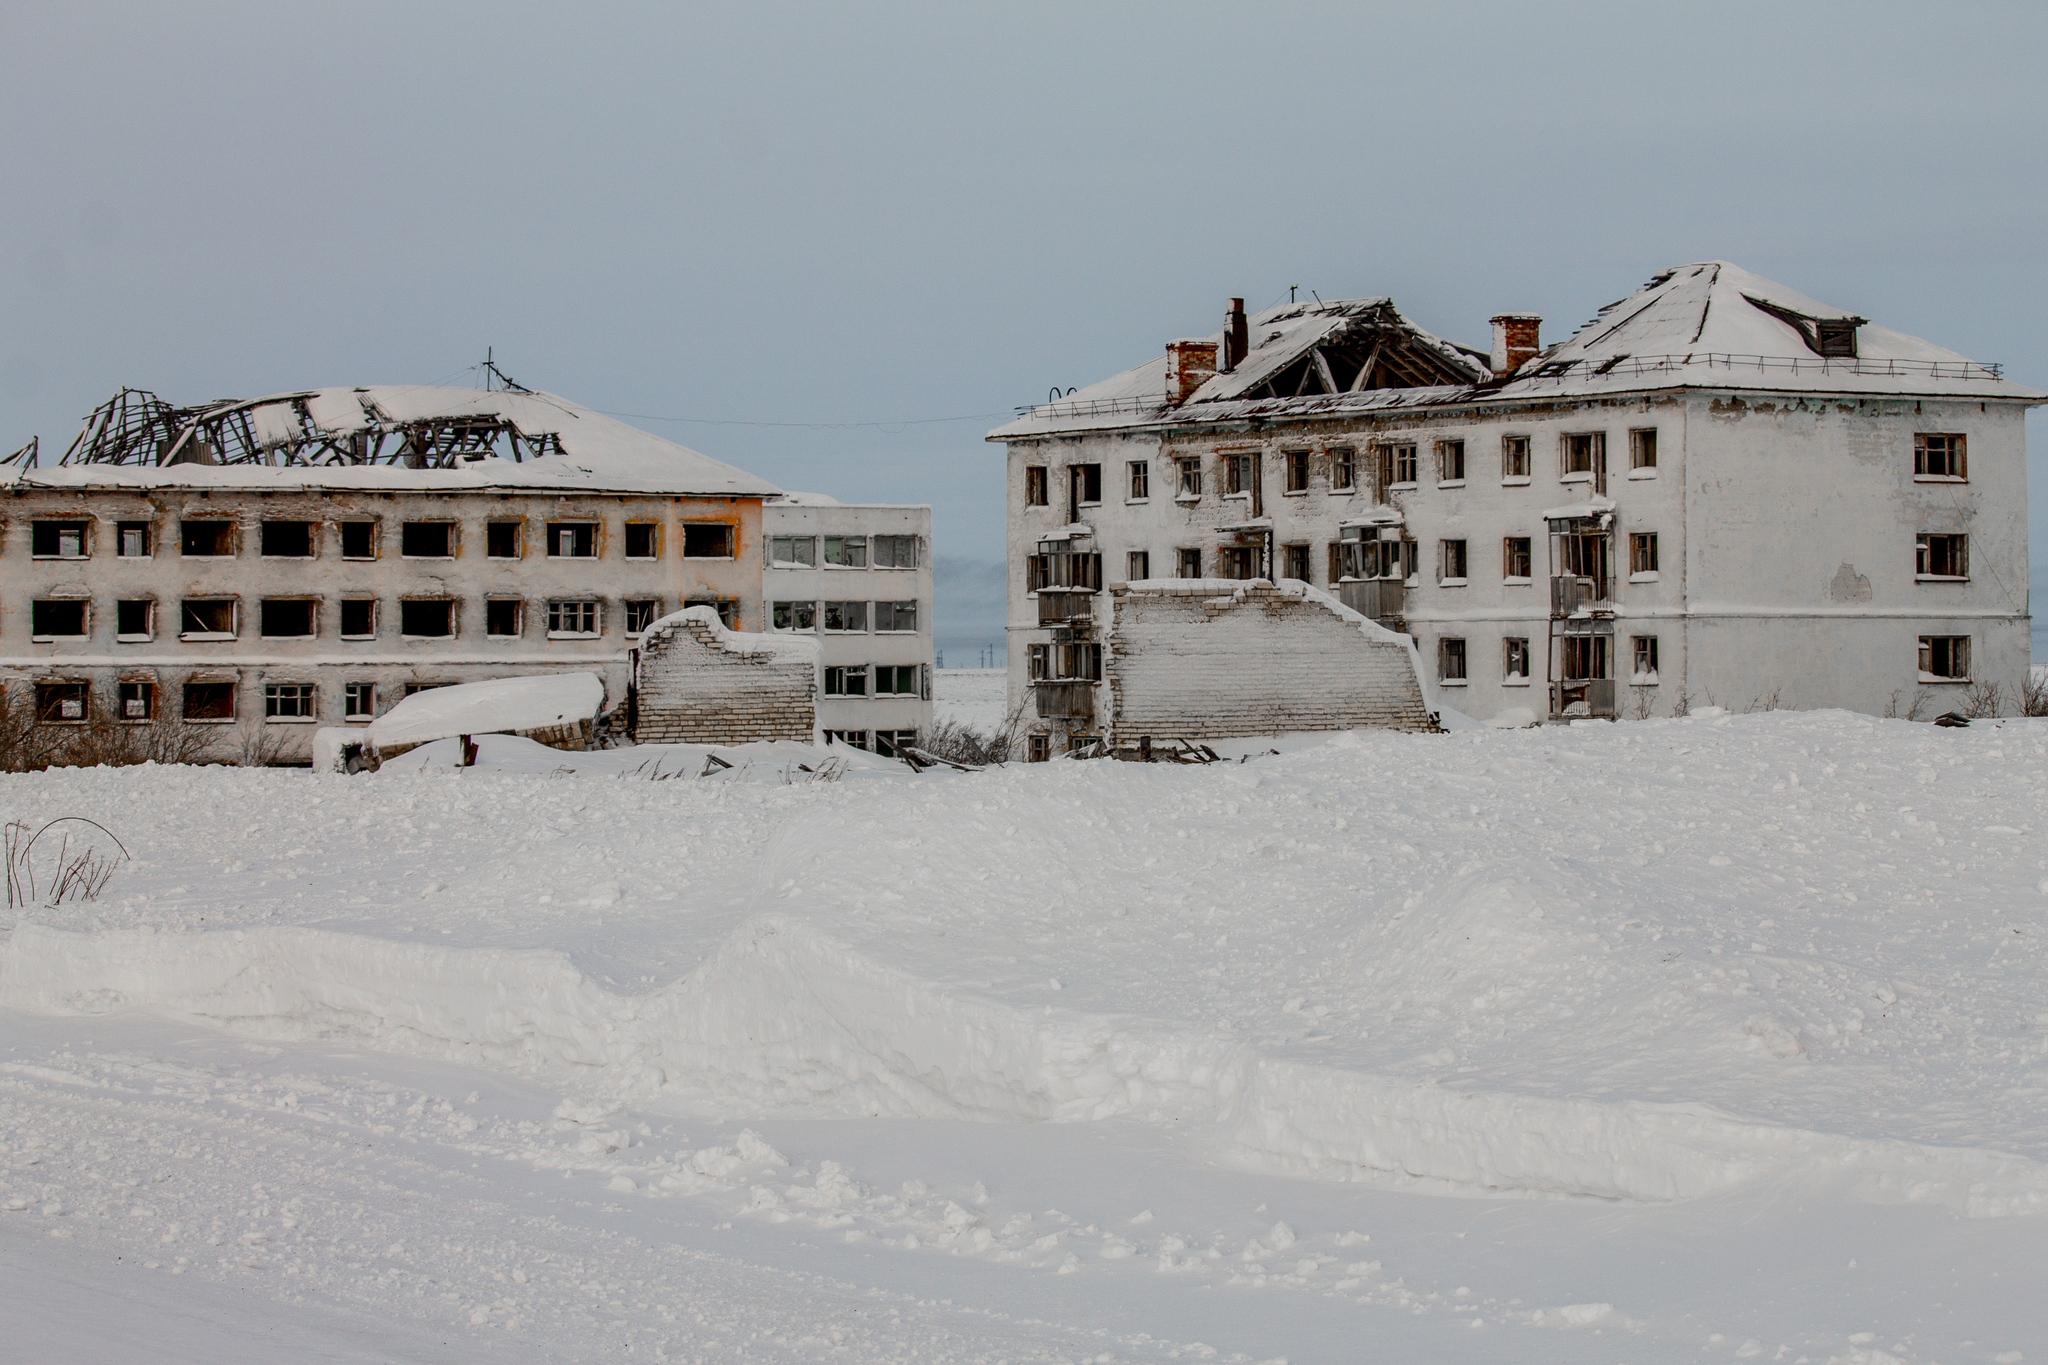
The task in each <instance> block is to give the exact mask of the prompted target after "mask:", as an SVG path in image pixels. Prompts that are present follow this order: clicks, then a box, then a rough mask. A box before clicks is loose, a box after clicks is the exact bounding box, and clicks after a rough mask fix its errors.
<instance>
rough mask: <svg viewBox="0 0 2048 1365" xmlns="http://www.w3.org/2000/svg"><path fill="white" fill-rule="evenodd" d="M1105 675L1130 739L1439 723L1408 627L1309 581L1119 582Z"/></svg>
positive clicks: (1117, 721)
mask: <svg viewBox="0 0 2048 1365" xmlns="http://www.w3.org/2000/svg"><path fill="white" fill-rule="evenodd" d="M1110 591H1111V594H1112V598H1113V601H1114V607H1113V616H1114V620H1113V624H1112V625H1111V628H1110V636H1109V650H1108V657H1107V658H1106V659H1105V660H1104V664H1103V669H1104V678H1105V681H1106V682H1107V683H1108V685H1109V690H1110V695H1111V699H1112V706H1113V709H1114V721H1113V726H1114V733H1115V736H1116V738H1118V739H1120V740H1125V739H1136V738H1138V737H1139V736H1141V735H1152V736H1155V737H1158V738H1161V739H1168V738H1187V739H1227V738H1230V737H1232V736H1236V735H1265V734H1278V733H1283V732H1286V731H1291V730H1351V729H1357V728H1360V727H1366V726H1375V727H1381V728H1385V729H1395V730H1426V729H1428V728H1430V721H1429V715H1428V711H1427V707H1426V705H1425V703H1424V700H1423V695H1422V685H1421V682H1420V681H1419V680H1418V678H1417V677H1416V673H1415V665H1414V662H1413V657H1414V656H1413V655H1412V654H1411V652H1410V648H1409V645H1408V642H1407V638H1406V637H1405V636H1399V635H1395V634H1393V633H1392V632H1390V631H1386V630H1383V629H1381V628H1379V627H1377V626H1374V625H1373V624H1372V623H1370V622H1368V621H1366V620H1365V618H1363V617H1361V616H1359V615H1358V614H1357V613H1356V612H1352V611H1349V610H1347V609H1346V608H1344V607H1342V606H1340V605H1339V604H1338V603H1337V602H1336V601H1335V600H1334V599H1332V598H1331V597H1329V596H1328V595H1327V594H1325V593H1322V592H1318V591H1317V590H1315V589H1313V588H1308V587H1305V586H1303V585H1301V584H1295V583H1289V584H1288V585H1287V586H1286V587H1285V588H1276V587H1274V586H1273V585H1272V584H1271V583H1268V582H1265V581H1264V580H1254V581H1252V582H1247V583H1228V584H1225V583H1219V582H1216V581H1214V580H1210V581H1195V582H1189V583H1186V584H1185V585H1177V586H1173V587H1146V588H1143V589H1137V590H1130V589H1125V588H1123V587H1121V586H1118V587H1114V588H1112V589H1111V590H1110Z"/></svg>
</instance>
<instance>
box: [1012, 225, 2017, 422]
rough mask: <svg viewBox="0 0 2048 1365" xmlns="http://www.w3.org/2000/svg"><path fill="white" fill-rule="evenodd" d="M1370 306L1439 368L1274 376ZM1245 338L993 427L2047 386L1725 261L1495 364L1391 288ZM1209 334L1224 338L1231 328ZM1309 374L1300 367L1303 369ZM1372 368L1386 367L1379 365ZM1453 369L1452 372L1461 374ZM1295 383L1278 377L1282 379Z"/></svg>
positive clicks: (1997, 393) (1271, 313)
mask: <svg viewBox="0 0 2048 1365" xmlns="http://www.w3.org/2000/svg"><path fill="white" fill-rule="evenodd" d="M1361 319H1367V320H1369V321H1370V322H1372V323H1375V324H1378V325H1379V326H1381V327H1383V328H1396V329H1400V332H1401V335H1402V338H1403V340H1404V342H1405V344H1406V347H1407V349H1408V351H1409V353H1410V354H1413V355H1418V356H1423V357H1431V358H1433V359H1434V360H1439V361H1440V364H1435V365H1426V366H1423V367H1420V368H1417V369H1414V370H1411V371H1410V372H1409V374H1408V376H1407V377H1408V378H1409V379H1411V380H1413V379H1418V378H1428V377H1430V376H1429V375H1428V373H1427V370H1428V369H1430V368H1435V369H1436V370H1437V373H1438V375H1439V376H1442V377H1443V379H1444V380H1445V382H1438V383H1410V384H1408V385H1405V386H1403V385H1395V386H1388V387H1365V388H1357V389H1353V388H1351V387H1350V386H1349V385H1346V384H1344V383H1342V382H1341V381H1342V379H1343V376H1342V375H1341V374H1339V375H1336V376H1335V377H1336V378H1337V379H1339V380H1340V383H1339V385H1338V386H1337V387H1338V389H1339V390H1340V391H1337V392H1332V391H1330V390H1329V388H1328V387H1327V386H1325V387H1322V388H1321V390H1320V391H1314V390H1315V389H1316V385H1315V382H1314V381H1310V382H1309V388H1310V390H1311V391H1306V392H1300V391H1298V392H1294V393H1292V394H1291V395H1288V394H1283V393H1278V392H1276V391H1275V385H1274V383H1273V381H1274V379H1275V377H1276V376H1288V377H1291V376H1292V375H1293V374H1295V373H1297V370H1296V369H1295V367H1296V365H1297V363H1298V362H1301V361H1302V360H1304V358H1307V357H1309V355H1310V352H1312V351H1318V350H1322V349H1325V348H1326V347H1329V346H1330V345H1332V344H1333V342H1334V341H1340V340H1341V339H1342V333H1343V332H1344V329H1346V328H1352V329H1356V328H1358V327H1359V326H1360V320H1361ZM1823 321H1825V322H1830V323H1838V324H1843V325H1849V324H1853V325H1854V333H1855V349H1856V354H1855V356H1854V357H1846V356H1822V355H1821V354H1820V353H1819V350H1818V349H1817V347H1818V345H1819V344H1820V336H1819V332H1820V328H1819V324H1820V323H1821V322H1823ZM1250 333H1251V342H1252V346H1251V350H1250V352H1249V354H1248V355H1247V356H1246V358H1245V360H1244V361H1243V363H1241V364H1240V365H1239V366H1238V367H1237V369H1236V370H1235V371H1234V372H1232V373H1230V374H1218V375H1216V376H1215V377H1214V378H1212V379H1209V380H1208V381H1206V382H1205V383H1203V384H1202V386H1201V387H1200V388H1198V389H1197V390H1196V391H1195V392H1194V393H1193V394H1192V395H1190V397H1189V399H1188V401H1187V402H1185V403H1182V404H1179V405H1174V404H1172V403H1169V402H1168V401H1167V395H1166V373H1167V364H1168V359H1167V357H1166V356H1165V355H1164V354H1161V355H1159V356H1155V357H1154V358H1153V359H1151V360H1149V361H1147V362H1146V363H1145V364H1143V365H1140V366H1138V367H1137V368H1135V369H1131V370H1126V371H1124V372H1123V373H1122V374H1119V375H1115V376H1112V377H1111V378H1109V379H1105V380H1103V381H1101V382H1100V383H1097V384H1092V385H1089V386H1088V387H1087V388H1084V389H1080V390H1078V391H1077V392H1075V393H1073V394H1070V395H1068V396H1066V397H1063V398H1060V399H1058V400H1057V401H1055V402H1050V403H1045V404H1041V405H1040V406H1038V407H1035V408H1032V409H1030V410H1028V411H1027V412H1024V413H1023V414H1021V415H1020V416H1019V417H1018V419H1017V420H1016V421H1014V422H1010V423H1008V424H1006V425H1004V426H1000V427H997V428H996V429H995V430H994V431H991V432H990V433H989V434H988V439H989V440H992V441H1007V440H1016V439H1020V438H1028V437H1035V436H1050V435H1057V434H1061V433H1070V432H1083V431H1101V430H1114V429H1119V428H1133V427H1160V426H1182V425H1187V424H1191V423H1207V422H1242V421H1248V420H1252V419H1259V420H1266V421H1272V420H1277V419H1302V418H1309V419H1313V418H1318V417H1340V416H1361V415H1364V414H1367V413H1370V412H1373V411H1379V410H1386V409H1397V408H1421V407H1443V406H1451V405H1457V404H1469V403H1486V402H1498V401H1513V400H1518V399H1519V400H1528V399H1533V398H1555V397H1571V396H1577V395H1582V394H1595V393H1601V394H1605V393H1623V392H1631V391H1647V390H1660V389H1673V388H1711V389H1750V390H1757V389H1761V390H1767V391H1770V392H1788V391H1789V392H1795V393H1798V392H1815V393H1849V394H1872V395H1902V396H1928V397H1943V396H1955V397H1968V398H1978V399H1986V398H2000V399H2017V400H2020V401H2025V402H2037V401H2040V400H2042V399H2043V398H2048V394H2043V393H2041V392H2040V391H2038V390H2035V389H2030V388H2027V387H2025V386H2023V385H2020V384H2015V383H2013V382H2012V381H2010V380H2008V379H2005V378H2004V377H2003V376H2002V374H2001V373H2000V372H1999V371H1998V369H1997V368H1996V367H1995V366H1990V365H1985V364H1981V363H1979V362H1977V361H1973V360H1971V359H1970V358H1969V357H1967V356H1964V355H1962V354H1960V353H1958V352H1955V351H1951V350H1948V349H1946V348H1944V347H1940V346H1936V345H1934V344H1933V343H1932V342H1928V341H1922V340H1921V339H1919V338H1918V337H1911V336H1907V335H1906V334H1904V333H1902V332H1895V331H1892V330H1891V329H1890V328H1887V327H1880V326H1878V325H1876V324H1875V323H1871V322H1868V321H1866V320H1865V319H1862V318H1859V317H1857V316H1856V315H1855V314H1853V313H1850V312H1848V311H1847V310H1844V309H1841V308H1837V307H1834V306H1832V305H1830V304H1825V303H1821V302H1819V301H1817V300H1815V299H1811V298H1808V297H1807V296H1805V295H1804V294H1801V293H1799V292H1798V291H1796V290H1793V289H1788V288H1786V287H1785V286H1784V285H1781V284H1778V283H1776V282H1775V281H1772V280H1767V279H1764V278H1763V277H1762V276H1760V275H1756V274H1753V273H1751V272H1749V271H1747V270H1744V269H1742V268H1741V267H1740V266H1736V265H1730V264H1729V263H1728V262H1726V261H1704V262H1699V263H1697V264H1693V265H1685V266H1678V267H1674V268H1673V269H1670V270H1666V271H1663V272H1662V273H1660V274H1658V275H1657V276H1656V277H1655V278H1654V279H1652V280H1651V281H1650V282H1649V283H1648V284H1646V285H1644V286H1643V288H1642V289H1640V290H1638V291H1637V292H1636V293H1634V294H1631V295H1630V296H1629V297H1627V298H1625V299H1622V300H1620V301H1619V302H1617V303H1612V304H1609V305H1608V306H1607V307H1605V308H1603V309H1601V310H1600V313H1599V316H1598V317H1596V318H1595V319H1594V320H1593V321H1592V322H1590V323H1588V324H1586V326H1584V327H1582V328H1580V329H1579V330H1578V332H1577V333H1575V334H1574V335H1573V336H1572V337H1571V338H1570V339H1568V340H1566V341H1564V342H1561V343H1559V344H1558V345H1555V346H1553V347H1551V348H1550V349H1549V350H1547V351H1544V352H1543V353H1542V354H1540V355H1538V356H1537V357H1536V358H1535V359H1534V360H1532V361H1530V362H1528V363H1527V364H1525V365H1523V366H1522V367H1521V368H1520V369H1519V370H1518V371H1517V372H1516V373H1515V374H1514V375H1513V376H1511V377H1506V376H1496V375H1493V374H1491V373H1490V372H1489V371H1488V369H1487V368H1486V366H1485V365H1483V364H1481V363H1479V361H1478V360H1477V358H1476V357H1477V356H1478V352H1476V351H1470V350H1467V349H1466V348H1463V347H1459V346H1455V345H1452V344H1451V343H1448V342H1444V341H1441V340H1439V339H1438V338H1436V337H1434V336H1432V335H1431V334H1429V333H1428V332H1425V331H1423V330H1422V329H1421V328H1419V327H1416V326H1415V325H1414V324H1413V323H1410V322H1409V321H1408V320H1407V319H1406V318H1405V317H1403V316H1402V315H1401V314H1400V313H1399V312H1398V311H1396V310H1395V309H1394V307H1393V305H1392V303H1391V302H1390V301H1389V300H1387V299H1383V298H1381V299H1353V300H1346V301H1342V302H1337V303H1328V304H1301V305H1293V306H1288V307H1283V308H1277V309H1269V310H1267V311H1266V312H1264V313H1261V314H1259V315H1258V316H1257V317H1255V318H1254V319H1252V320H1251V325H1250ZM1210 340H1213V341H1216V342H1218V344H1219V345H1220V344H1221V341H1222V334H1221V333H1217V334H1216V335H1215V336H1213V337H1211V338H1210ZM1301 373H1303V374H1304V377H1306V372H1305V370H1304V371H1301ZM1373 378H1374V379H1375V382H1383V383H1384V382H1385V381H1387V380H1389V379H1391V378H1393V376H1387V375H1376V376H1374V377H1373ZM1453 380H1454V382H1453ZM1278 387H1279V388H1281V389H1285V388H1288V387H1289V386H1288V385H1287V384H1285V383H1283V384H1281V385H1279V386H1278Z"/></svg>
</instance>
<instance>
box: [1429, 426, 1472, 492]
mask: <svg viewBox="0 0 2048 1365" xmlns="http://www.w3.org/2000/svg"><path fill="white" fill-rule="evenodd" d="M1436 486H1437V487H1438V488H1463V487H1464V486H1465V442H1464V440H1463V439H1462V438H1459V437H1453V438H1450V439H1447V440H1442V441H1438V442H1437V443H1436Z"/></svg>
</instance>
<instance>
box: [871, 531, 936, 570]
mask: <svg viewBox="0 0 2048 1365" xmlns="http://www.w3.org/2000/svg"><path fill="white" fill-rule="evenodd" d="M885 541H886V542H887V543H888V544H889V546H890V550H889V555H890V560H891V562H890V563H887V564H884V563H883V562H882V554H881V546H882V544H883V542H885ZM906 544H908V545H909V547H910V562H909V563H908V564H905V563H903V562H902V550H903V547H904V545H906ZM923 567H924V537H923V536H920V535H915V534H911V533H902V534H891V535H871V536H869V537H868V568H870V569H872V570H875V571H877V572H893V573H907V572H910V571H913V570H916V569H920V568H923Z"/></svg>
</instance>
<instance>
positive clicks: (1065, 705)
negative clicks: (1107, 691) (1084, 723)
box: [1031, 678, 1095, 720]
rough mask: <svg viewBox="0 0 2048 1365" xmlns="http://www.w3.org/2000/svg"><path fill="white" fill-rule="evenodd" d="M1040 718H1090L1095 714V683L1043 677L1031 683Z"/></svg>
mask: <svg viewBox="0 0 2048 1365" xmlns="http://www.w3.org/2000/svg"><path fill="white" fill-rule="evenodd" d="M1031 692H1032V696H1033V697H1034V698H1035V699H1036V700H1037V702H1038V715H1039V718H1040V719H1042V720H1090V719H1092V718H1093V717H1094V715H1095V684H1094V683H1091V682H1074V681H1070V680H1062V679H1051V678H1043V679H1040V680H1039V681H1037V682H1034V683H1033V684H1031Z"/></svg>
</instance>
